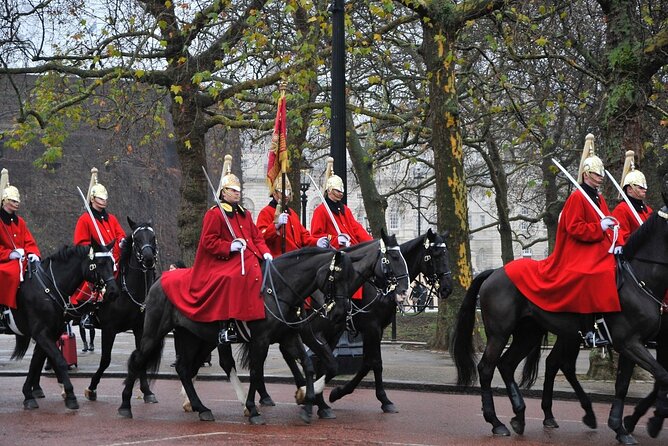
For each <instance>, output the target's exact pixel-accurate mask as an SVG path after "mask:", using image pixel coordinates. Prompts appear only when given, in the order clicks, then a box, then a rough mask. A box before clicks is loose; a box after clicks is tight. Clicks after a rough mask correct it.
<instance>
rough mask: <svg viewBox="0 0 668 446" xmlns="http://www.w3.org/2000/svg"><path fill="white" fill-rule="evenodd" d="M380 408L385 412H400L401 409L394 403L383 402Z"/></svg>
mask: <svg viewBox="0 0 668 446" xmlns="http://www.w3.org/2000/svg"><path fill="white" fill-rule="evenodd" d="M380 408H381V409H383V413H399V409H397V407H396V406H395V405H394V404H393V403H390V404H383V405H382V406H380Z"/></svg>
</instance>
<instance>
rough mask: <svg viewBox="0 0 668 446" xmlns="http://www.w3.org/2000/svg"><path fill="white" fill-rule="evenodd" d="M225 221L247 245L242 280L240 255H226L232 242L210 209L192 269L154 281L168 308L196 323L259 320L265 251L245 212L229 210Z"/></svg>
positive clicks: (219, 217)
mask: <svg viewBox="0 0 668 446" xmlns="http://www.w3.org/2000/svg"><path fill="white" fill-rule="evenodd" d="M227 216H228V219H229V221H230V224H231V226H232V228H233V230H234V233H235V234H236V236H237V237H238V238H243V239H245V240H246V243H247V244H246V250H245V251H244V266H245V275H241V253H240V252H230V246H231V244H232V240H234V237H233V236H232V234H231V233H230V230H229V228H228V227H227V223H226V222H225V220H224V218H223V215H222V212H221V210H220V208H218V207H217V206H214V207H212V208H211V209H209V210H208V211H207V213H206V214H205V215H204V222H203V224H202V235H201V237H200V240H199V245H198V247H197V253H196V254H195V263H194V264H193V267H192V268H184V269H176V270H173V271H165V272H164V273H163V274H162V277H161V279H160V280H161V284H162V288H163V290H164V291H165V294H166V295H167V297H168V298H169V300H170V301H171V302H172V303H173V304H174V306H176V308H177V309H178V310H179V311H180V312H181V313H183V314H184V315H185V316H186V317H188V318H190V319H192V320H193V321H196V322H214V321H223V320H228V319H237V320H241V321H252V320H256V319H264V317H265V314H264V299H263V298H262V295H261V294H260V288H261V287H262V270H261V267H260V261H261V260H262V258H263V255H264V254H266V253H268V252H269V248H267V245H266V244H265V243H264V239H263V238H262V234H260V231H259V230H258V229H257V226H255V224H254V223H253V218H252V216H251V215H250V212H248V211H243V210H242V211H239V210H236V209H235V210H233V211H232V212H228V213H227Z"/></svg>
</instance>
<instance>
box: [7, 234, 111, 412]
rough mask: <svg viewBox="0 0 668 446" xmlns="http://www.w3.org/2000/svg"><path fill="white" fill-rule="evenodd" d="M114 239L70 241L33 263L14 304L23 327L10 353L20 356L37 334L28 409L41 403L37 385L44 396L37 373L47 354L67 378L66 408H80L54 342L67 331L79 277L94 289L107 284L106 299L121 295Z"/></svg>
mask: <svg viewBox="0 0 668 446" xmlns="http://www.w3.org/2000/svg"><path fill="white" fill-rule="evenodd" d="M114 243H115V241H112V242H111V243H110V244H109V245H106V246H104V245H99V244H98V243H96V242H95V241H93V243H92V244H91V246H66V247H63V248H62V249H60V250H59V251H58V252H56V253H55V254H53V255H52V256H50V257H47V258H46V259H44V260H42V262H41V263H40V264H37V263H36V262H35V263H32V264H31V265H30V272H29V273H28V274H27V275H26V278H25V280H24V282H23V283H22V284H21V287H20V288H19V292H18V295H17V307H18V308H17V309H16V310H12V314H13V317H14V320H15V322H16V326H17V328H18V330H19V331H20V332H21V334H17V335H16V346H15V347H14V352H13V353H12V359H16V360H20V359H22V358H23V356H24V355H25V353H26V351H27V350H28V347H29V346H30V339H31V338H32V339H34V340H35V349H34V351H33V355H32V360H31V361H30V367H29V370H28V375H27V377H26V380H25V383H24V384H23V395H24V398H25V399H24V401H23V407H24V408H25V409H36V408H38V407H39V405H38V404H37V401H36V400H35V394H33V390H36V389H37V392H36V394H37V396H38V397H39V396H42V395H40V394H39V378H40V375H41V373H42V367H43V366H44V361H45V360H46V359H47V358H48V359H49V362H50V363H51V364H52V366H53V370H54V371H55V373H56V376H57V377H58V380H59V381H60V382H62V384H63V389H64V392H65V405H66V406H67V408H68V409H78V408H79V403H78V402H77V398H76V396H75V395H74V389H73V387H72V383H71V381H70V378H69V376H68V373H67V362H66V361H65V358H63V355H62V354H61V352H60V350H59V349H58V347H57V346H56V340H57V339H58V338H59V337H60V335H61V334H62V332H63V326H64V325H65V320H66V319H65V318H66V313H67V311H68V308H69V296H71V295H72V294H73V293H74V292H75V290H76V289H77V287H78V286H79V285H81V283H83V282H84V281H88V282H90V284H91V288H92V289H102V288H104V287H106V292H105V297H106V298H107V299H112V300H113V299H114V298H116V297H117V296H118V293H119V290H118V285H117V284H116V281H115V280H114V260H113V257H112V254H111V249H112V247H113V245H114Z"/></svg>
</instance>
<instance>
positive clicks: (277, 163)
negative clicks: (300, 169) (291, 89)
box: [267, 94, 288, 193]
mask: <svg viewBox="0 0 668 446" xmlns="http://www.w3.org/2000/svg"><path fill="white" fill-rule="evenodd" d="M285 103H286V101H285V94H281V97H280V98H279V99H278V110H277V111H276V121H275V122H274V134H273V136H272V137H271V149H269V162H268V163H267V183H269V190H270V192H271V193H273V192H274V180H276V178H277V177H278V176H279V175H280V173H281V172H287V171H288V147H287V136H288V126H287V123H286V118H287V107H286V105H285Z"/></svg>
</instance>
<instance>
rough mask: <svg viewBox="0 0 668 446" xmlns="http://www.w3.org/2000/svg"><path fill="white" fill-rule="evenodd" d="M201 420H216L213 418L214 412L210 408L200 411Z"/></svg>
mask: <svg viewBox="0 0 668 446" xmlns="http://www.w3.org/2000/svg"><path fill="white" fill-rule="evenodd" d="M199 420H200V421H216V420H215V419H214V418H213V413H212V412H211V411H210V410H205V411H204V412H200V413H199Z"/></svg>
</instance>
